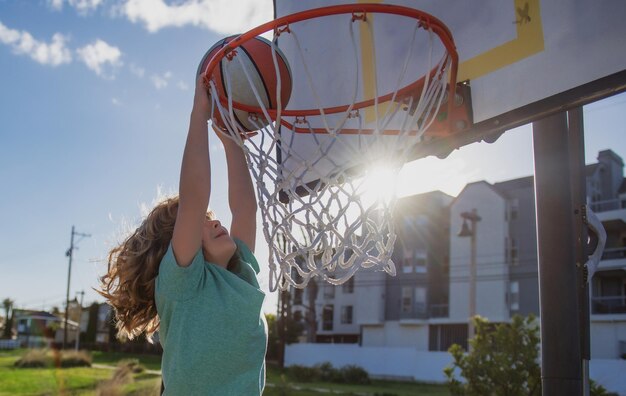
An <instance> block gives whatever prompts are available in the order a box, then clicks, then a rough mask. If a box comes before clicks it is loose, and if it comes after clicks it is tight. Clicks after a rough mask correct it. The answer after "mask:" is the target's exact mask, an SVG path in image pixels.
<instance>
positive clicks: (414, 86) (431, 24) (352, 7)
mask: <svg viewBox="0 0 626 396" xmlns="http://www.w3.org/2000/svg"><path fill="white" fill-rule="evenodd" d="M368 13H379V14H381V13H382V14H391V15H399V16H405V17H409V18H413V19H416V20H418V21H419V22H420V24H421V27H424V28H426V29H430V30H432V31H433V33H435V34H436V35H437V37H439V39H440V40H441V43H442V44H443V45H444V47H445V48H446V50H447V52H448V55H447V56H448V57H449V58H450V60H451V62H452V64H451V66H450V79H449V82H448V98H454V94H455V88H456V76H457V71H458V61H459V57H458V54H457V52H456V46H455V45H454V39H453V37H452V33H451V32H450V30H449V29H448V27H447V26H446V25H445V24H444V23H443V22H441V21H440V20H439V19H437V18H436V17H434V16H432V15H430V14H428V13H426V12H424V11H420V10H416V9H413V8H409V7H403V6H397V5H391V4H344V5H336V6H329V7H321V8H315V9H312V10H307V11H302V12H298V13H294V14H291V15H286V16H284V17H280V18H277V19H275V20H273V21H270V22H267V23H264V24H262V25H259V26H257V27H256V28H253V29H251V30H249V31H247V32H246V33H243V34H241V35H239V36H238V37H236V38H234V39H233V40H231V41H229V42H228V44H226V45H225V46H224V47H223V48H221V49H220V50H219V51H218V52H217V53H216V54H215V55H214V56H213V57H212V58H211V60H210V61H209V63H208V64H207V67H206V69H205V71H204V73H203V74H204V77H203V78H204V83H205V86H206V87H207V88H208V87H209V82H210V80H211V77H210V76H211V74H212V73H213V70H214V69H215V68H216V67H217V65H218V64H219V62H221V60H222V59H223V58H224V57H225V56H228V55H229V54H230V53H231V52H232V51H233V50H235V49H236V48H238V47H239V46H241V45H242V44H243V43H245V42H247V41H249V40H251V39H253V38H254V37H256V36H258V35H261V34H263V33H265V32H268V31H270V30H274V33H275V35H276V36H279V35H280V34H281V33H283V32H289V25H290V24H292V23H296V22H301V21H305V20H308V19H315V18H320V17H325V16H330V15H339V14H352V20H353V21H354V20H365V19H366V18H367V14H368ZM445 64H447V62H444V65H445ZM442 71H443V70H440V69H439V68H438V67H435V68H433V69H432V70H431V71H430V76H431V77H432V76H435V75H436V74H437V73H441V72H442ZM424 81H425V76H423V77H421V78H419V79H418V80H416V81H415V82H413V83H411V84H409V85H407V86H405V87H404V88H401V89H399V90H398V91H397V94H396V96H402V95H403V94H407V93H409V92H411V91H416V90H419V89H420V88H421V87H422V86H423V85H424ZM393 95H394V94H393V93H389V94H385V95H381V96H379V97H378V98H371V99H366V100H363V101H361V102H357V103H354V104H353V105H352V109H353V110H359V109H362V108H364V107H369V106H372V105H373V104H374V103H375V100H377V101H378V103H384V102H387V101H389V100H391V98H392V97H393ZM219 101H220V103H222V105H227V104H228V98H226V97H225V96H222V97H220V98H219ZM453 102H454V100H448V111H449V114H452V108H453ZM233 107H234V108H236V109H238V110H242V111H246V112H248V113H253V114H263V110H262V109H261V108H260V107H256V106H249V105H245V104H243V103H239V102H236V101H233ZM349 107H350V105H349V104H348V105H342V106H334V107H326V108H323V109H318V108H315V109H296V110H285V109H282V110H281V117H306V116H320V115H322V114H336V113H341V112H345V111H346V110H347V109H348V108H349ZM266 111H267V113H268V115H269V116H270V118H272V120H276V116H277V110H275V109H266ZM281 124H283V125H285V126H287V127H289V126H293V125H292V124H290V123H288V122H283V121H282V120H281ZM314 132H316V133H317V132H318V131H317V130H314ZM324 132H325V131H324Z"/></svg>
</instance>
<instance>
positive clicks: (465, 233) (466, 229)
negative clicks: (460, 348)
mask: <svg viewBox="0 0 626 396" xmlns="http://www.w3.org/2000/svg"><path fill="white" fill-rule="evenodd" d="M461 218H462V219H463V226H462V228H461V231H459V233H458V234H457V236H459V237H461V238H465V237H470V245H471V256H470V281H469V323H468V327H467V335H468V337H467V338H468V339H470V338H471V337H472V336H473V335H474V322H473V320H472V319H473V318H474V316H476V223H478V222H479V221H480V220H481V218H480V216H478V214H477V213H476V209H472V211H471V212H463V213H461ZM468 222H469V223H470V225H469V226H468V224H467V223H468ZM468 347H469V345H468Z"/></svg>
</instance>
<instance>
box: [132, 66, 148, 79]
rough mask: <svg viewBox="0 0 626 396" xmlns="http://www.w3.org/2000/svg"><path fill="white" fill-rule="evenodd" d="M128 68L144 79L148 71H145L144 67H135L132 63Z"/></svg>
mask: <svg viewBox="0 0 626 396" xmlns="http://www.w3.org/2000/svg"><path fill="white" fill-rule="evenodd" d="M128 68H129V69H130V72H131V73H133V74H134V75H136V76H137V77H139V78H143V76H144V75H145V74H146V69H144V68H143V67H139V66H137V65H135V64H134V63H131V64H130V66H129V67H128Z"/></svg>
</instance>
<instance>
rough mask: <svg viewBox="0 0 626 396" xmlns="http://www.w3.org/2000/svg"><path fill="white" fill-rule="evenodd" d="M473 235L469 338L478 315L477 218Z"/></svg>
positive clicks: (472, 223) (471, 240)
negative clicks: (475, 317)
mask: <svg viewBox="0 0 626 396" xmlns="http://www.w3.org/2000/svg"><path fill="white" fill-rule="evenodd" d="M472 214H474V215H476V209H473V210H472ZM470 221H471V223H470V224H471V225H472V235H471V236H470V245H471V250H470V252H471V257H470V284H469V287H470V290H469V298H470V309H469V317H470V320H469V326H468V327H467V338H468V340H469V339H470V338H472V337H473V336H474V332H475V330H474V316H476V219H475V218H472V219H471V220H470ZM467 348H468V350H469V343H468V344H467Z"/></svg>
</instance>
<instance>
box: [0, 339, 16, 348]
mask: <svg viewBox="0 0 626 396" xmlns="http://www.w3.org/2000/svg"><path fill="white" fill-rule="evenodd" d="M19 347H20V342H19V341H18V340H0V349H17V348H19Z"/></svg>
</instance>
